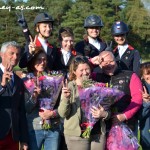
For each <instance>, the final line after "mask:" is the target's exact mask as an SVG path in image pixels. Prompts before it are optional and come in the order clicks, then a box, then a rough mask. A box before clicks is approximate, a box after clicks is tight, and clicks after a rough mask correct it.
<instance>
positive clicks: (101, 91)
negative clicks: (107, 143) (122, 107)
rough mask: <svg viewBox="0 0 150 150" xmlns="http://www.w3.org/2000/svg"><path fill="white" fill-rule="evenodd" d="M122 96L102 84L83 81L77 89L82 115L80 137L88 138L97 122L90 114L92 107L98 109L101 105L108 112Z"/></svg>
mask: <svg viewBox="0 0 150 150" xmlns="http://www.w3.org/2000/svg"><path fill="white" fill-rule="evenodd" d="M123 95H124V93H123V92H122V91H119V90H117V89H116V88H109V87H106V84H104V83H96V82H94V81H92V80H91V79H83V86H82V88H79V98H80V103H81V110H82V114H83V117H82V124H81V127H82V128H83V130H84V132H83V133H82V137H84V138H89V137H90V133H91V130H92V128H93V126H94V124H95V123H96V122H97V121H98V119H95V118H93V117H92V114H91V112H90V109H91V108H92V106H95V107H98V106H99V105H101V106H103V108H104V109H105V110H108V109H109V108H110V106H111V105H112V104H114V103H115V102H117V101H118V100H119V99H120V98H121V97H122V96H123Z"/></svg>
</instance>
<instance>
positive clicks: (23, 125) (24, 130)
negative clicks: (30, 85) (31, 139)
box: [19, 83, 28, 143]
mask: <svg viewBox="0 0 150 150" xmlns="http://www.w3.org/2000/svg"><path fill="white" fill-rule="evenodd" d="M24 89H25V88H24V85H23V83H22V84H21V91H24ZM19 113H20V114H19V116H20V118H19V129H20V142H21V143H28V127H27V118H26V111H25V99H24V92H22V95H21V98H20V105H19Z"/></svg>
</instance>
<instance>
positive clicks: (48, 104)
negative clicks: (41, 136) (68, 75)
mask: <svg viewBox="0 0 150 150" xmlns="http://www.w3.org/2000/svg"><path fill="white" fill-rule="evenodd" d="M63 79H64V77H63V74H61V73H60V72H57V74H56V73H55V74H52V73H51V74H45V73H43V75H42V76H39V77H35V76H32V78H28V80H26V81H25V82H24V83H25V86H26V88H27V90H28V91H29V92H30V93H31V94H33V91H34V88H35V86H39V87H40V89H41V93H40V95H38V102H39V107H40V110H39V111H41V112H42V111H44V110H45V109H46V110H53V108H54V106H55V103H56V101H57V98H58V95H59V93H60V89H61V85H62V84H61V83H62V80H63ZM40 123H41V124H42V128H43V129H45V130H47V129H50V128H51V123H50V120H49V119H48V120H44V119H43V121H42V122H40Z"/></svg>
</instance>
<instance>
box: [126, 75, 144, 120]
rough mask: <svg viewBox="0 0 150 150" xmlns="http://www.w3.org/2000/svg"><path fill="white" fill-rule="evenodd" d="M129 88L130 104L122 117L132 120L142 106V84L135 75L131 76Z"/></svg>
mask: <svg viewBox="0 0 150 150" xmlns="http://www.w3.org/2000/svg"><path fill="white" fill-rule="evenodd" d="M129 88H130V93H131V102H130V104H129V106H128V107H127V108H126V109H125V111H124V115H125V117H126V119H127V120H128V119H130V118H132V117H133V116H134V115H135V113H136V112H137V111H138V110H139V109H140V107H141V106H142V93H141V91H142V83H141V80H140V78H139V77H138V76H137V75H136V74H135V73H133V75H132V76H131V79H130V86H129Z"/></svg>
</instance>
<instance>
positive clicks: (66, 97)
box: [58, 84, 71, 118]
mask: <svg viewBox="0 0 150 150" xmlns="http://www.w3.org/2000/svg"><path fill="white" fill-rule="evenodd" d="M70 99H71V90H70V87H68V86H67V85H66V86H64V84H63V88H62V94H61V101H60V104H59V107H58V113H59V115H60V116H61V117H63V118H65V117H67V116H68V115H69V114H70V111H71V104H70Z"/></svg>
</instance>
